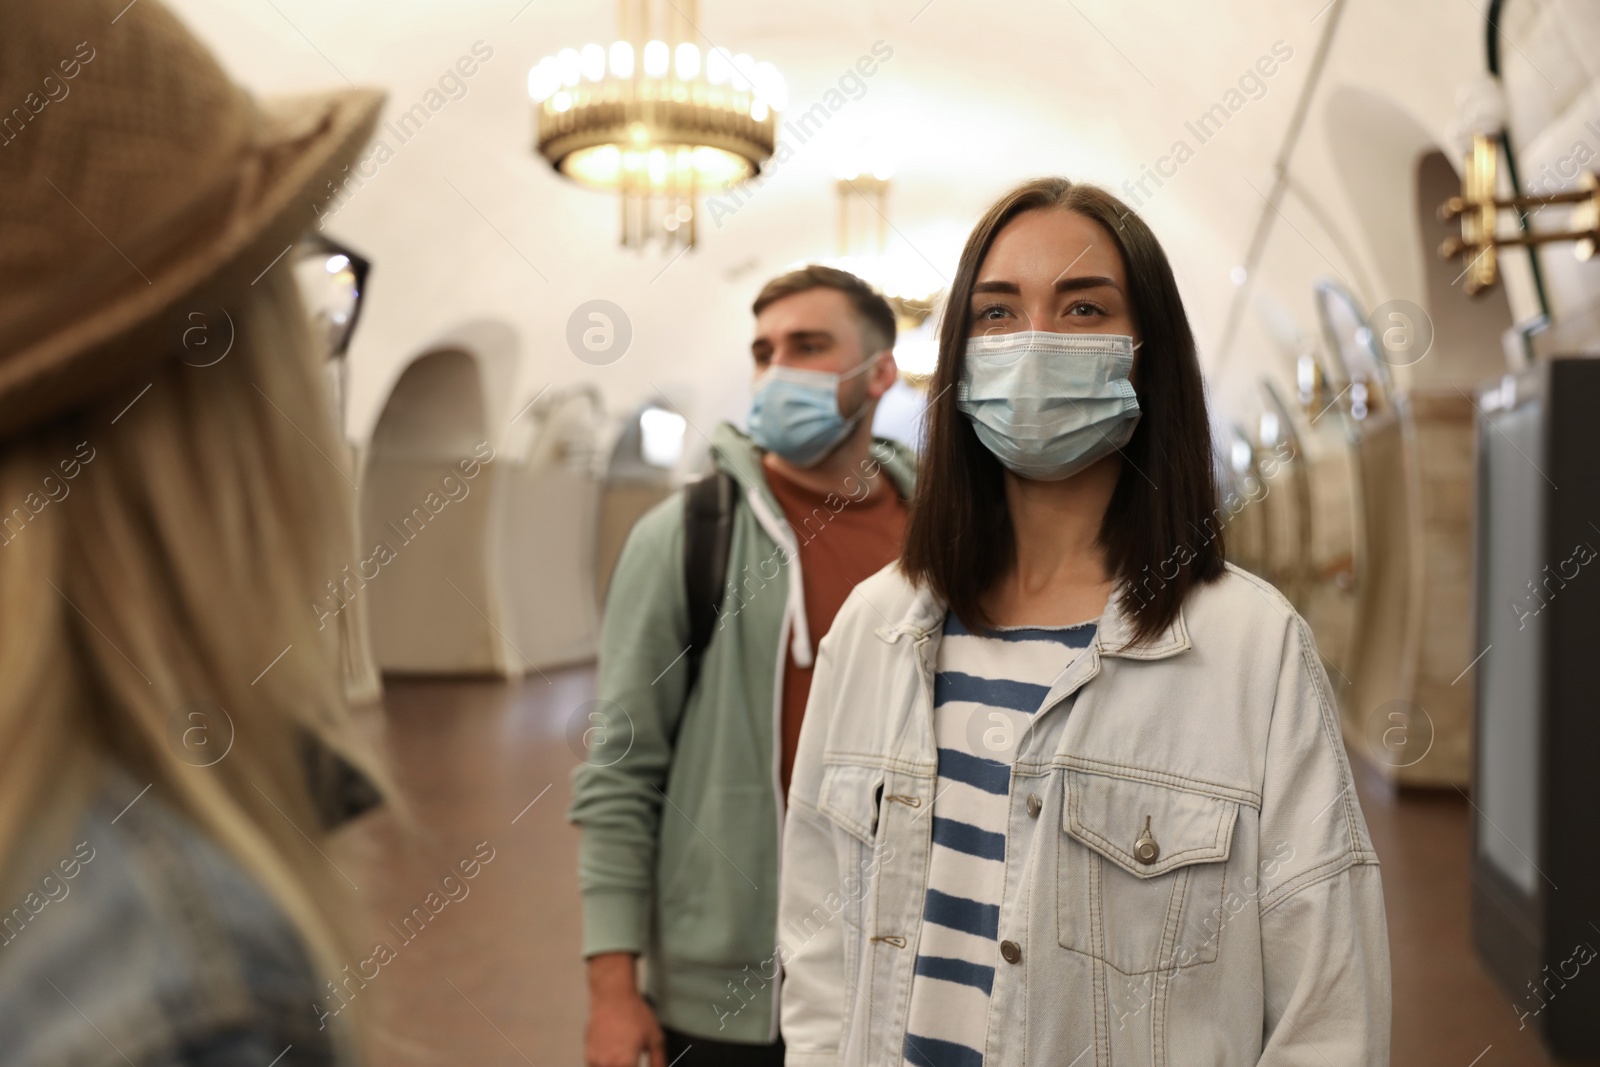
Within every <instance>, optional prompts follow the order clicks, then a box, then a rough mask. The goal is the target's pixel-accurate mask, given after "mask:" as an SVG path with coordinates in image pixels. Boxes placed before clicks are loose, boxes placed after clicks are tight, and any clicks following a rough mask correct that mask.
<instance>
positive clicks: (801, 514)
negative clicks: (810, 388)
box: [763, 465, 906, 795]
mask: <svg viewBox="0 0 1600 1067" xmlns="http://www.w3.org/2000/svg"><path fill="white" fill-rule="evenodd" d="M763 466H764V469H765V471H766V475H767V485H768V486H770V487H771V489H772V495H773V496H775V497H777V498H778V504H779V505H780V506H781V507H782V508H783V517H784V518H785V519H786V520H788V523H789V527H790V529H792V530H793V531H794V536H795V542H796V544H797V546H798V547H799V550H800V575H801V578H802V579H803V582H804V585H805V600H806V623H807V627H808V628H809V629H810V631H811V647H812V649H813V650H815V648H816V646H817V644H818V643H819V642H820V641H821V640H822V637H823V635H824V634H826V633H827V632H828V628H829V627H830V626H832V625H833V617H834V616H835V615H837V614H838V613H839V608H841V607H842V606H843V605H844V601H845V598H846V597H848V596H849V595H850V591H851V590H852V589H854V588H855V587H856V586H857V585H859V584H860V583H861V582H862V581H864V580H866V579H867V578H870V577H871V576H872V575H874V574H876V573H877V572H878V571H880V570H882V569H883V568H884V567H885V566H886V565H888V564H890V563H893V562H894V561H895V560H897V559H899V558H900V546H901V542H902V541H903V539H904V537H905V531H906V505H905V501H903V500H901V499H900V495H899V493H898V492H896V490H895V485H894V482H893V480H891V479H890V478H889V476H888V475H887V474H883V473H880V474H879V475H878V478H879V482H878V485H877V486H876V487H875V489H874V491H873V493H872V495H871V496H869V497H867V498H866V499H865V500H856V499H852V498H851V497H849V496H846V495H845V494H844V493H842V492H835V493H831V494H830V493H818V492H816V491H814V490H811V489H807V488H806V487H804V486H801V485H796V484H795V483H794V482H792V481H790V480H789V479H788V478H785V477H784V476H783V475H781V474H779V473H777V472H776V471H774V470H773V469H772V468H771V467H766V466H765V465H763ZM851 484H852V485H859V484H861V483H860V480H859V479H857V480H856V481H855V482H853V483H851ZM785 657H786V658H785V662H784V667H783V759H782V764H781V773H782V776H783V791H784V794H785V795H788V792H789V772H790V771H791V770H792V769H793V768H794V752H795V747H796V746H797V745H798V744H799V741H800V722H801V720H802V719H803V718H804V717H805V713H806V698H807V697H808V696H810V695H811V668H810V667H801V666H799V665H797V664H796V663H795V661H794V650H793V647H792V646H791V647H790V648H789V649H788V650H786V652H785Z"/></svg>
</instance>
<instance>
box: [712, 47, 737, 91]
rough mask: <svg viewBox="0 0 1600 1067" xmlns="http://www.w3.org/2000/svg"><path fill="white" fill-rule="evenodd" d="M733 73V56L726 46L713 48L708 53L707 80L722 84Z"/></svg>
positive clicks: (713, 83)
mask: <svg viewBox="0 0 1600 1067" xmlns="http://www.w3.org/2000/svg"><path fill="white" fill-rule="evenodd" d="M732 74H733V56H732V55H730V54H729V53H728V50H727V49H726V48H720V47H719V48H713V49H711V50H710V51H709V52H707V53H706V81H708V82H710V83H711V84H712V85H722V84H723V83H724V82H726V81H727V80H728V78H729V77H730V76H731V75H732Z"/></svg>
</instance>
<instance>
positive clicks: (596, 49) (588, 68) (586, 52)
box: [578, 44, 606, 82]
mask: <svg viewBox="0 0 1600 1067" xmlns="http://www.w3.org/2000/svg"><path fill="white" fill-rule="evenodd" d="M578 66H579V68H580V69H581V70H582V71H583V80H584V81H588V82H597V81H599V80H600V79H601V78H604V77H605V76H606V50H605V49H604V48H601V47H600V46H599V45H597V44H586V45H584V46H583V51H582V52H580V53H578Z"/></svg>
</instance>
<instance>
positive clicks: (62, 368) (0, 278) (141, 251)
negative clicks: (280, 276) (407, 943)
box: [0, 0, 383, 436]
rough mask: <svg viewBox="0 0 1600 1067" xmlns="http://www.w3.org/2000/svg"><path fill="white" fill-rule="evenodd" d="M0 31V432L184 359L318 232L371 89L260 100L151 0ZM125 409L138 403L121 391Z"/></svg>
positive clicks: (17, 10)
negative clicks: (191, 322) (193, 333)
mask: <svg viewBox="0 0 1600 1067" xmlns="http://www.w3.org/2000/svg"><path fill="white" fill-rule="evenodd" d="M5 16H6V17H5V27H4V32H3V33H0V436H10V435H14V434H16V433H18V432H19V431H22V430H25V429H27V428H29V427H32V426H35V425H37V424H39V423H40V422H42V421H44V420H46V419H48V418H50V417H51V416H53V415H57V414H60V413H61V412H63V411H65V410H67V409H69V408H71V407H73V406H75V405H77V404H79V403H81V402H83V401H86V400H88V399H89V398H91V397H92V396H94V395H96V394H99V393H102V392H105V391H107V390H109V389H112V388H115V387H116V386H118V385H119V384H120V385H136V384H137V380H136V379H137V376H138V375H139V374H140V373H141V372H147V371H148V370H150V369H151V368H152V367H153V365H154V364H156V363H158V362H160V361H162V360H165V359H168V358H172V357H174V356H175V355H177V354H178V352H179V351H180V349H179V347H178V346H177V345H175V344H174V343H173V338H174V336H176V335H177V334H176V333H175V331H174V330H173V328H172V327H173V321H174V316H181V314H182V312H183V308H184V306H186V305H187V304H188V303H193V302H195V301H197V300H199V299H200V298H201V296H207V297H212V298H215V299H217V300H218V302H220V303H223V305H224V306H226V302H227V300H228V299H229V295H230V294H232V296H234V297H236V296H237V295H238V294H239V293H241V292H243V291H244V289H245V287H247V286H249V285H250V284H253V282H254V280H256V279H257V278H258V277H259V276H260V275H261V274H263V273H264V272H265V271H266V270H267V269H268V267H269V265H272V267H273V269H286V266H287V263H286V261H287V259H288V258H289V257H287V256H285V257H284V258H283V261H280V262H278V263H277V264H275V265H273V261H274V258H275V257H277V256H278V255H279V253H280V252H282V251H283V250H284V249H285V248H287V247H288V246H289V245H290V244H291V243H292V242H293V241H294V240H295V239H296V237H298V236H299V235H300V234H301V233H303V232H304V231H305V230H307V229H308V228H310V227H311V226H313V225H315V224H316V221H317V212H318V210H319V209H320V207H321V205H322V204H323V203H324V202H325V201H326V200H327V198H328V197H329V196H330V195H331V190H330V186H329V183H330V182H333V183H334V185H337V184H338V182H337V179H338V178H341V177H343V174H342V170H343V168H344V167H345V166H346V165H348V164H349V163H351V162H352V161H353V160H354V158H355V155H356V153H357V152H358V151H359V150H360V149H361V147H362V145H364V144H365V143H366V141H367V139H368V138H369V137H370V136H371V133H372V128H373V125H374V124H375V123H376V121H377V116H378V111H379V108H380V107H381V105H382V103H383V95H382V93H380V92H377V91H375V90H370V89H349V90H343V91H339V92H331V93H323V94H318V95H312V96H300V97H294V98H287V99H276V100H264V101H260V102H257V101H255V100H254V99H252V97H251V96H250V95H249V94H248V93H246V92H245V91H244V90H243V89H241V88H240V87H238V86H236V85H235V84H234V83H233V82H232V81H230V80H229V78H228V76H227V74H226V73H225V72H224V71H223V70H222V68H221V67H220V66H218V65H217V62H216V60H215V59H214V58H213V57H212V55H211V53H210V52H209V51H208V50H207V49H206V47H205V46H204V45H202V44H201V43H200V42H199V41H198V40H196V38H195V37H194V35H193V34H191V33H190V32H189V31H188V30H187V29H186V28H185V27H184V26H183V25H182V24H181V23H180V22H179V21H178V20H177V19H176V18H175V17H174V16H173V15H172V13H171V12H170V11H168V10H167V9H166V8H165V7H163V6H162V5H161V4H160V2H159V0H135V2H134V3H133V4H131V5H130V4H128V3H127V0H8V2H7V4H6V12H5ZM130 399H131V393H130Z"/></svg>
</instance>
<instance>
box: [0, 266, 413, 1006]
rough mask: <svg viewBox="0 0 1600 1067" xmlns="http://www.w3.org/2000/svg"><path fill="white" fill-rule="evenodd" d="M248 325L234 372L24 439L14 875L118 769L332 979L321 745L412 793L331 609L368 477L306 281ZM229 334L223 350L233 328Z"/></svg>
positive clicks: (126, 391)
mask: <svg viewBox="0 0 1600 1067" xmlns="http://www.w3.org/2000/svg"><path fill="white" fill-rule="evenodd" d="M228 314H229V315H230V316H231V324H232V328H233V332H234V338H233V343H232V348H231V350H229V351H228V354H227V355H226V356H225V357H224V358H222V359H221V360H220V361H218V362H216V363H214V364H212V365H210V366H204V367H202V366H193V365H189V364H188V363H185V362H183V361H180V360H178V359H176V358H174V359H170V360H168V361H167V362H166V363H165V364H163V365H162V366H161V367H160V368H159V369H157V370H155V371H154V372H152V373H150V374H149V375H147V376H143V377H140V378H137V379H135V380H133V381H132V382H131V384H129V385H128V386H126V387H124V388H122V389H119V390H117V391H115V392H114V393H113V394H112V395H109V396H106V397H105V398H103V399H101V400H99V401H97V402H96V403H94V404H93V405H91V406H89V407H87V408H84V409H81V410H79V411H77V412H74V413H73V414H71V415H70V416H67V417H65V418H63V419H61V420H59V421H57V422H55V423H53V424H51V425H50V426H49V427H47V428H45V429H42V430H39V431H37V432H34V433H32V434H31V435H29V436H27V437H25V438H23V439H21V440H18V441H14V442H11V443H9V444H6V445H4V446H0V509H5V510H0V523H3V526H0V538H3V539H4V543H3V545H0V682H3V684H0V870H8V869H10V870H13V872H14V874H17V875H22V876H26V875H27V873H28V872H27V871H21V870H15V868H14V864H17V863H19V862H20V861H22V860H23V859H25V858H32V856H33V853H34V852H35V850H36V842H37V840H38V835H39V833H40V828H41V827H46V826H52V827H57V828H60V827H63V826H65V830H62V832H63V833H65V832H69V831H70V829H71V823H74V822H75V821H76V819H77V817H78V816H80V815H81V814H82V811H83V805H84V804H85V803H86V802H87V799H88V798H89V796H90V795H92V793H93V792H94V789H95V787H96V785H97V784H98V782H99V781H101V780H102V778H103V768H104V767H105V765H106V763H107V762H109V763H111V764H115V765H117V766H120V767H122V768H125V769H126V770H127V771H128V772H129V773H131V774H133V775H135V776H137V778H138V780H139V781H140V782H141V783H142V782H146V781H148V782H151V783H152V784H153V787H152V792H153V793H155V794H157V795H159V796H160V797H162V798H163V799H164V800H165V801H166V802H167V803H168V804H170V805H171V806H172V807H173V808H175V809H176V810H177V811H179V812H180V813H182V814H183V815H184V816H186V817H187V818H188V819H189V820H190V821H191V822H192V823H193V824H194V825H195V826H197V827H199V828H200V829H201V831H202V832H203V833H205V834H206V835H207V836H209V837H210V838H211V839H212V840H213V841H215V842H216V843H218V844H219V845H221V846H222V847H223V848H224V849H225V850H226V851H227V852H228V853H229V854H231V855H232V856H233V857H234V858H235V859H236V860H237V861H238V862H239V863H240V864H241V865H242V866H243V867H244V868H245V870H247V871H248V872H249V873H250V874H251V875H253V876H254V878H255V879H256V880H257V882H258V883H259V884H260V885H261V886H262V887H263V888H264V889H265V890H266V891H267V892H268V894H269V895H270V896H271V898H272V899H273V900H274V901H275V902H276V903H277V905H278V906H279V907H280V908H281V909H282V911H283V913H284V914H285V915H286V916H287V917H288V919H289V920H290V921H291V922H292V923H293V925H294V926H295V927H296V928H297V929H298V931H299V932H300V934H301V936H302V938H303V940H304V942H305V945H306V948H307V949H308V951H309V954H310V958H311V963H312V967H313V969H314V974H315V975H316V976H318V978H319V979H320V978H321V977H323V976H333V975H335V974H337V973H338V969H339V967H340V965H341V961H343V960H345V959H349V958H351V954H350V951H349V949H350V947H351V946H350V945H348V944H347V943H346V941H345V939H344V935H343V934H342V932H341V931H344V930H348V929H349V924H347V923H344V922H343V921H342V917H343V913H344V908H343V906H342V905H341V901H345V900H346V899H347V898H346V882H345V877H344V875H342V874H341V873H340V872H339V871H338V870H336V869H335V868H334V867H333V866H332V863H333V861H332V860H330V859H329V858H327V857H326V856H325V855H324V854H323V853H324V852H326V851H327V846H326V837H327V834H326V833H325V832H324V831H323V829H322V826H321V823H320V821H319V818H318V813H317V808H316V806H315V805H314V803H313V798H312V797H311V795H310V789H309V786H308V781H307V768H306V752H305V748H304V746H305V744H306V740H307V735H308V734H309V735H310V736H312V737H315V738H317V739H319V740H320V741H321V742H322V743H323V744H324V745H326V746H327V747H328V748H330V749H331V750H333V751H334V752H337V753H339V754H341V755H343V756H344V757H345V758H346V759H347V760H349V761H350V762H351V763H352V764H354V765H355V766H357V767H359V768H361V769H362V770H364V771H365V772H367V773H368V774H369V776H371V777H372V778H373V779H374V780H375V781H377V782H379V783H380V784H383V785H385V786H386V785H387V783H388V777H387V775H386V774H385V771H384V768H383V766H382V764H381V762H380V761H379V759H378V758H377V756H376V755H375V753H374V752H373V750H372V746H371V745H370V744H369V743H368V742H367V741H366V739H365V738H364V737H363V735H362V734H360V733H359V732H358V731H357V730H356V729H355V728H354V727H353V725H352V723H351V719H350V716H349V713H348V709H347V707H346V704H345V700H344V694H343V680H342V675H341V671H340V649H339V648H338V647H337V642H336V641H335V640H333V635H334V634H335V629H334V628H328V629H327V630H319V627H318V623H317V619H316V614H315V612H314V610H313V609H312V607H311V606H310V604H311V601H312V600H313V599H314V598H315V597H316V596H317V595H318V593H319V591H320V590H321V587H322V586H323V584H324V583H325V582H326V581H327V580H328V579H330V578H331V577H333V576H334V575H336V574H337V573H338V570H339V568H340V566H342V565H343V564H344V563H346V562H347V561H348V559H349V549H350V548H351V547H352V546H353V544H354V541H353V537H352V534H351V523H352V516H353V512H354V508H353V505H352V498H351V490H352V487H351V486H350V485H349V484H347V476H346V474H345V472H344V470H343V469H342V467H340V466H337V465H336V464H339V463H340V462H342V460H343V458H344V453H343V445H342V442H341V441H340V440H338V437H337V434H336V431H335V430H334V427H333V425H332V419H331V413H332V409H331V406H330V401H329V399H328V395H327V392H326V389H325V381H324V378H323V375H322V373H321V366H320V363H321V358H322V353H321V352H320V351H319V350H318V348H317V346H316V345H315V344H314V343H313V341H312V339H311V335H310V332H309V329H308V324H307V320H306V317H305V312H304V310H303V308H302V305H301V302H300V299H299V295H298V292H297V291H296V288H295V284H294V280H293V277H292V275H291V273H290V272H289V270H287V269H279V270H274V271H269V272H268V274H267V275H266V276H265V277H263V278H261V279H260V280H259V282H258V283H257V284H256V285H255V286H253V287H252V288H251V289H250V290H249V291H248V293H247V295H245V296H243V297H239V298H236V299H234V300H231V301H229V302H228ZM207 329H208V330H209V331H211V334H212V335H211V337H210V338H209V339H208V340H209V342H210V343H211V344H212V345H213V346H214V347H212V348H211V349H209V351H216V350H217V349H218V348H220V346H221V345H222V344H223V343H224V342H225V341H226V333H227V331H228V327H227V324H226V323H223V322H221V321H220V320H218V321H214V322H212V323H211V324H210V325H209V326H208V327H207ZM197 362H198V361H197ZM146 381H148V382H149V383H150V384H149V387H148V389H146V390H145V391H144V392H143V393H139V390H140V388H141V387H142V386H143V385H144V383H145V382H146ZM136 393H137V394H138V397H137V399H134V397H135V394H136ZM130 400H131V401H132V403H131V405H130ZM85 456H87V461H85V460H84V457H85ZM74 461H75V462H76V464H77V466H76V469H74V467H73V466H72V463H73V462H74ZM69 471H70V472H72V473H73V474H74V475H75V476H72V477H69V475H68V472H69ZM63 490H64V491H63ZM58 494H59V495H60V496H59V499H57V495H58ZM35 505H38V510H37V511H36V512H35V510H34V508H35ZM18 508H20V509H23V510H21V511H18V510H16V509H18ZM280 654H281V658H280ZM196 701H204V702H206V703H207V704H214V705H218V706H220V707H221V708H222V709H223V711H224V712H225V713H226V721H227V722H231V725H232V730H233V737H232V744H231V748H229V749H228V750H227V755H226V756H224V757H223V758H221V759H220V760H219V761H217V762H215V763H214V764H213V765H211V766H206V767H200V766H195V765H193V764H194V763H195V762H199V761H197V760H195V759H194V756H193V754H192V753H186V752H184V751H183V749H182V746H181V745H180V744H178V743H176V742H175V738H174V734H175V731H174V730H173V728H172V723H173V721H174V718H175V717H177V718H178V719H180V720H181V719H182V718H183V716H184V714H185V711H184V709H185V708H187V707H192V706H194V703H193V702H196ZM223 721H224V720H223V719H222V717H221V716H213V717H212V721H210V722H208V723H207V725H208V727H209V728H210V729H211V730H212V731H213V733H214V735H220V734H222V733H224V732H225V731H224V728H223V725H222V724H223ZM176 733H177V734H179V735H180V736H181V730H180V731H176ZM213 740H215V741H216V743H217V748H218V749H220V747H221V744H222V743H223V742H225V741H226V740H227V738H226V737H224V736H214V738H213ZM64 797H65V798H66V803H63V798H64ZM319 991H320V990H319ZM307 1008H308V1011H309V1010H310V1008H311V1005H308V1006H307ZM347 1036H348V1035H347Z"/></svg>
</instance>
